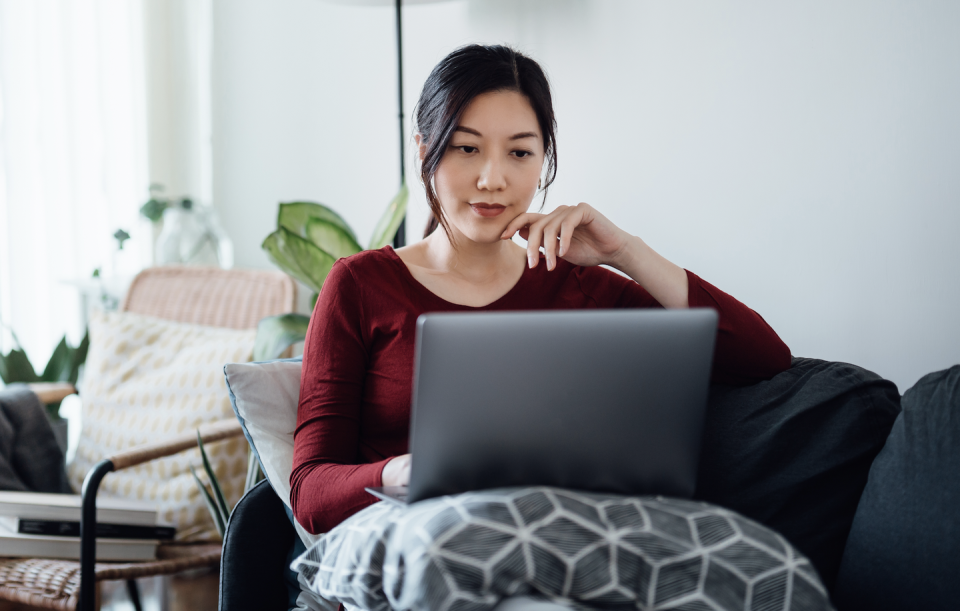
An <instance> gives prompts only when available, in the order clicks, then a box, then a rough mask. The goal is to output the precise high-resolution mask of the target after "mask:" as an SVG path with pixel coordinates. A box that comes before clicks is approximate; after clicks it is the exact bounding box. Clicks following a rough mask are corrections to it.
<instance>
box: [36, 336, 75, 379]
mask: <svg viewBox="0 0 960 611" xmlns="http://www.w3.org/2000/svg"><path fill="white" fill-rule="evenodd" d="M73 351H74V349H73V348H71V347H70V346H69V345H68V344H67V336H66V335H64V336H63V338H62V339H61V340H60V343H59V344H57V347H56V348H54V349H53V354H51V355H50V360H49V361H47V366H46V367H44V369H43V373H42V374H40V381H41V382H62V381H65V380H66V379H67V378H68V377H70V367H71V365H73Z"/></svg>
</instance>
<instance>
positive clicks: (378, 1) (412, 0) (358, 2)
mask: <svg viewBox="0 0 960 611" xmlns="http://www.w3.org/2000/svg"><path fill="white" fill-rule="evenodd" d="M327 1H328V2H332V3H334V4H345V5H350V6H393V7H394V11H395V14H396V23H397V109H398V113H397V120H398V121H399V126H400V132H399V134H400V184H403V183H404V182H406V177H407V173H406V169H405V165H404V161H405V160H406V140H405V139H404V132H403V4H404V0H327ZM443 1H444V0H406V3H407V4H431V3H434V2H443ZM406 228H407V220H406V217H404V219H403V220H402V221H401V222H400V227H398V228H397V234H396V235H395V236H394V237H393V247H394V248H400V247H401V246H404V245H406V243H407V240H406Z"/></svg>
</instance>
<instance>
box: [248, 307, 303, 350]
mask: <svg viewBox="0 0 960 611" xmlns="http://www.w3.org/2000/svg"><path fill="white" fill-rule="evenodd" d="M309 324H310V317H309V316H305V315H303V314H280V315H279V316H268V317H266V318H264V319H262V320H261V321H260V323H259V324H258V325H257V337H256V339H255V340H254V342H253V360H255V361H269V360H271V359H278V358H280V355H281V354H283V351H284V350H286V349H287V348H289V347H290V346H292V345H294V344H296V343H297V342H302V341H303V338H305V337H306V336H307V326H308V325H309Z"/></svg>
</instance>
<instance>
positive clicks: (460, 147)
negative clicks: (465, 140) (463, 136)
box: [453, 144, 477, 154]
mask: <svg viewBox="0 0 960 611" xmlns="http://www.w3.org/2000/svg"><path fill="white" fill-rule="evenodd" d="M453 148H455V149H457V150H459V151H462V152H464V153H467V154H470V153H476V152H477V147H475V146H470V145H469V144H462V145H454V146H453Z"/></svg>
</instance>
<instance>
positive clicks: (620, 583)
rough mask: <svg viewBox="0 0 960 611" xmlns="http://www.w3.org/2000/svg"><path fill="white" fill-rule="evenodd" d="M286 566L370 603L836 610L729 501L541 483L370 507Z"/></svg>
mask: <svg viewBox="0 0 960 611" xmlns="http://www.w3.org/2000/svg"><path fill="white" fill-rule="evenodd" d="M293 568H294V569H296V570H298V571H299V572H300V573H301V576H302V581H305V582H306V583H308V584H309V586H310V588H311V589H312V590H313V591H314V592H316V593H317V594H319V595H321V596H323V597H324V598H328V599H330V600H334V601H339V602H341V603H344V604H346V605H348V606H350V607H359V608H362V609H366V610H368V611H381V610H383V611H386V610H388V609H421V610H440V609H442V610H446V609H457V610H462V611H468V610H478V611H479V610H481V609H484V610H485V609H492V608H493V607H494V606H496V604H497V603H498V602H499V601H500V600H501V599H502V598H505V597H508V596H514V595H535V596H540V597H543V598H546V599H550V600H555V601H558V602H566V603H567V604H570V605H571V606H573V607H575V608H582V609H596V608H605V609H618V608H622V609H637V608H641V609H651V610H653V609H715V610H716V609H724V610H726V609H737V610H740V609H743V610H746V609H788V608H789V609H804V610H817V609H831V608H832V607H831V606H830V602H829V600H828V598H827V594H826V590H825V589H824V587H823V585H822V584H821V582H820V580H819V578H818V577H817V574H816V571H815V570H814V569H813V567H812V566H811V565H810V562H809V561H808V560H807V559H806V558H804V557H803V556H802V555H801V554H800V553H799V552H797V551H796V549H794V547H793V546H791V545H790V544H789V543H788V542H787V541H786V539H784V538H783V537H782V536H780V535H778V534H777V533H775V532H773V531H772V530H769V529H767V528H765V527H763V526H761V525H760V524H757V523H756V522H753V521H752V520H749V519H747V518H744V517H742V516H740V515H737V514H736V513H734V512H732V511H728V510H726V509H722V508H719V507H714V506H711V505H707V504H706V503H698V502H693V501H685V500H678V499H665V498H661V497H657V498H653V497H624V496H616V495H607V494H595V493H583V492H574V491H570V490H562V489H557V488H546V487H536V488H513V489H500V490H489V491H482V492H470V493H465V494H460V495H455V496H447V497H440V498H436V499H430V500H427V501H423V502H420V503H416V504H413V505H410V506H400V505H396V504H392V503H377V504H376V505H373V506H371V507H368V508H366V509H364V510H363V511H361V512H359V513H357V514H355V515H354V516H352V517H350V518H349V519H347V520H346V521H344V522H343V523H342V524H340V525H339V526H337V527H336V528H334V529H333V530H332V531H330V532H329V533H327V534H326V535H325V536H324V537H323V538H322V539H321V540H320V541H319V542H318V543H316V544H315V545H314V546H312V547H311V548H310V549H308V550H307V552H306V553H305V554H304V555H302V556H301V557H300V558H298V559H297V560H295V561H294V563H293Z"/></svg>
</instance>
